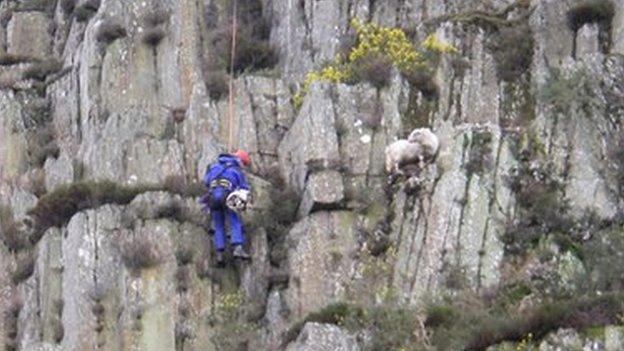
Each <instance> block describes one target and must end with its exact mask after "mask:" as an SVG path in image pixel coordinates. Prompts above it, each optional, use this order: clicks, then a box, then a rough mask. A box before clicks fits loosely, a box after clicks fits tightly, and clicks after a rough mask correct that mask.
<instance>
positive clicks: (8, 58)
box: [0, 53, 36, 66]
mask: <svg viewBox="0 0 624 351" xmlns="http://www.w3.org/2000/svg"><path fill="white" fill-rule="evenodd" d="M33 61H36V59H35V58H33V57H29V56H23V55H15V54H8V53H3V54H0V66H11V65H19V64H20V63H29V62H33Z"/></svg>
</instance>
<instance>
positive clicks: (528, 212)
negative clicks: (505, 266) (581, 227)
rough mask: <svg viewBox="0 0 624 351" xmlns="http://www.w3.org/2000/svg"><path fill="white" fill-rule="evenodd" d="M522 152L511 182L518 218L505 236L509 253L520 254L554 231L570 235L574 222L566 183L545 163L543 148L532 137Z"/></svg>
mask: <svg viewBox="0 0 624 351" xmlns="http://www.w3.org/2000/svg"><path fill="white" fill-rule="evenodd" d="M527 139H528V141H527V143H526V144H527V145H526V146H525V147H524V148H523V149H522V150H520V151H519V152H518V156H517V158H518V160H519V165H518V166H517V167H516V168H514V169H513V171H512V175H511V177H510V178H509V179H507V185H508V186H509V188H510V189H511V191H512V192H513V193H514V194H515V195H516V201H517V206H518V209H517V211H516V218H513V219H512V220H511V221H510V222H509V223H508V225H507V228H506V231H505V233H504V235H503V237H502V240H503V242H504V244H505V249H506V251H507V252H508V253H520V252H523V251H525V250H526V249H527V248H530V247H532V246H534V245H535V244H537V242H538V240H539V238H540V237H541V236H542V235H544V234H548V233H551V232H557V231H558V232H564V233H565V232H568V231H570V230H571V229H572V227H573V224H574V221H573V219H572V218H571V217H570V215H569V214H568V208H569V205H568V202H567V200H566V199H565V196H564V184H563V183H562V181H561V180H560V177H559V176H558V175H557V172H556V170H555V166H554V164H553V163H552V162H550V161H546V160H544V156H543V153H544V151H543V145H541V144H540V143H539V141H538V140H537V139H535V138H533V137H531V136H528V137H527Z"/></svg>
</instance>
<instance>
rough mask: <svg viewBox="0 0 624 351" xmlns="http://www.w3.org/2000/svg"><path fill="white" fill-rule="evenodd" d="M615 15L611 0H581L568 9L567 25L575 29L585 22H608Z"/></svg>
mask: <svg viewBox="0 0 624 351" xmlns="http://www.w3.org/2000/svg"><path fill="white" fill-rule="evenodd" d="M614 15H615V6H614V5H613V2H612V1H611V0H582V1H578V2H577V4H576V5H575V6H573V7H572V9H570V11H568V14H567V17H568V26H569V27H570V29H571V30H572V31H577V30H579V28H581V27H582V26H583V25H585V24H587V23H599V24H609V25H610V22H611V20H612V19H613V16H614Z"/></svg>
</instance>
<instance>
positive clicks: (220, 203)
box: [204, 154, 249, 251]
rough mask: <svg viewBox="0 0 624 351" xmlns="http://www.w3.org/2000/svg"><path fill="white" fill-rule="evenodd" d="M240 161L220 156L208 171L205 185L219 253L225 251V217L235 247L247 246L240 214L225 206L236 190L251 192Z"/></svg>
mask: <svg viewBox="0 0 624 351" xmlns="http://www.w3.org/2000/svg"><path fill="white" fill-rule="evenodd" d="M239 162H240V161H239V159H238V158H237V157H236V156H232V155H229V154H221V155H219V158H218V162H217V163H215V164H213V165H212V166H211V167H210V168H208V169H207V170H206V174H205V175H204V184H205V185H206V187H208V189H209V200H208V201H207V205H208V207H209V208H210V212H211V214H212V225H213V227H214V231H215V233H214V244H215V248H216V249H217V250H218V251H223V250H225V245H226V237H225V217H226V216H227V218H228V221H229V224H230V230H231V233H232V239H231V244H232V245H233V246H236V245H243V244H245V234H244V231H243V224H242V222H241V219H240V217H239V216H238V214H237V213H236V212H234V211H232V210H230V209H229V208H228V207H227V206H226V205H225V199H226V198H227V196H228V195H229V194H230V193H231V192H232V191H234V190H237V189H245V190H249V185H248V184H247V179H246V178H245V174H244V173H243V171H242V170H241V168H240V164H239Z"/></svg>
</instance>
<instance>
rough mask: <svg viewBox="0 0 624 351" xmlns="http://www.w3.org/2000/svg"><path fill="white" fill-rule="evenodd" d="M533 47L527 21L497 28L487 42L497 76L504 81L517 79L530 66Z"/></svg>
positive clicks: (531, 34) (531, 33)
mask: <svg viewBox="0 0 624 351" xmlns="http://www.w3.org/2000/svg"><path fill="white" fill-rule="evenodd" d="M533 47H534V40H533V31H532V30H531V27H530V26H529V25H528V23H523V24H519V25H516V26H512V27H501V28H499V29H498V30H497V31H496V32H495V34H494V35H493V36H492V39H491V41H490V42H489V43H488V48H489V49H490V50H491V51H492V54H493V56H494V61H495V63H496V73H497V75H498V78H499V79H501V80H503V81H506V82H515V81H516V80H518V79H519V78H520V77H521V76H522V75H523V74H524V73H525V72H527V71H528V70H529V69H530V68H531V63H532V62H533V51H534V49H533Z"/></svg>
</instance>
